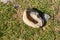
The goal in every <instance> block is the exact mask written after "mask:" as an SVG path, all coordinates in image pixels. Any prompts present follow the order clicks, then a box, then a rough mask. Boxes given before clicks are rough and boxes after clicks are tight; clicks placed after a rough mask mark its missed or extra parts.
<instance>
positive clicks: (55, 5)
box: [0, 0, 60, 40]
mask: <svg viewBox="0 0 60 40" xmlns="http://www.w3.org/2000/svg"><path fill="white" fill-rule="evenodd" d="M15 3H17V4H19V7H18V9H15V7H14V4H15ZM26 8H37V9H38V10H40V11H42V12H45V13H47V14H49V15H50V16H51V18H50V19H49V20H48V21H47V24H46V25H45V26H44V27H46V29H45V30H42V29H41V28H31V27H29V26H27V25H26V24H24V22H23V21H22V14H23V11H24V9H26ZM59 10H60V0H14V1H12V3H10V2H8V3H6V4H3V3H0V40H60V12H59Z"/></svg>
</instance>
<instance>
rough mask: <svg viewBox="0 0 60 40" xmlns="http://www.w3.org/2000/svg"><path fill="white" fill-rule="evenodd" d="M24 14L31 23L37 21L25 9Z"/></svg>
mask: <svg viewBox="0 0 60 40" xmlns="http://www.w3.org/2000/svg"><path fill="white" fill-rule="evenodd" d="M26 16H27V18H28V19H29V20H30V21H32V22H33V23H35V24H36V23H38V22H37V21H36V20H34V19H33V18H32V17H31V16H30V14H29V12H28V11H26Z"/></svg>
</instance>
